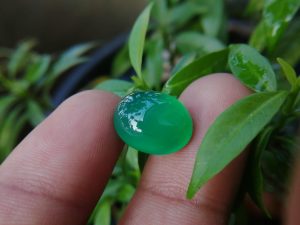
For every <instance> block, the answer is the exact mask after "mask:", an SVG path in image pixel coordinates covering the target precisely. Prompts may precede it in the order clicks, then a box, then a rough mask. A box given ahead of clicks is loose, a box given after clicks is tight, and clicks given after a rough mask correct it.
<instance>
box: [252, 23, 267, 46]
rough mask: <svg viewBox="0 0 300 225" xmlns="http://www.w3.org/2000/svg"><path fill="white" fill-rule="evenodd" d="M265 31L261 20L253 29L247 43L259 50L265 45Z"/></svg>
mask: <svg viewBox="0 0 300 225" xmlns="http://www.w3.org/2000/svg"><path fill="white" fill-rule="evenodd" d="M265 32H266V31H265V24H264V21H261V22H260V23H259V24H258V25H257V26H256V28H255V30H254V31H253V33H252V35H251V37H250V40H249V45H251V46H252V47H253V48H256V49H257V50H258V51H260V52H261V51H262V50H263V49H264V48H265V46H266V35H265Z"/></svg>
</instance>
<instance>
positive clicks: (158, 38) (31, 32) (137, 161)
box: [0, 0, 300, 225]
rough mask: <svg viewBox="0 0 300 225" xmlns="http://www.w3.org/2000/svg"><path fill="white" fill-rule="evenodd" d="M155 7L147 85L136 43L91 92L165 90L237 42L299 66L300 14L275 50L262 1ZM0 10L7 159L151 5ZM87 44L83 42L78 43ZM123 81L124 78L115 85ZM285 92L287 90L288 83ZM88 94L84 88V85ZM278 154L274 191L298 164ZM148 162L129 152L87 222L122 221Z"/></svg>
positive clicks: (164, 1) (1, 135) (31, 5)
mask: <svg viewBox="0 0 300 225" xmlns="http://www.w3.org/2000/svg"><path fill="white" fill-rule="evenodd" d="M274 1H275V0H274ZM289 1H290V0H289ZM155 2H156V4H155V6H154V8H153V11H152V15H151V23H150V26H149V32H148V33H149V35H148V36H147V40H146V44H145V56H146V57H145V62H144V71H143V72H144V74H145V81H146V84H144V83H141V81H140V80H139V79H134V80H133V82H130V75H132V69H131V66H130V61H129V57H128V45H127V43H124V46H123V47H122V48H121V49H120V51H119V52H118V53H117V54H116V55H115V58H114V59H113V60H111V62H110V66H111V70H110V72H109V73H108V74H105V75H106V76H105V78H103V77H98V79H97V80H96V81H95V80H90V82H91V84H90V85H89V87H95V88H98V89H102V90H108V91H113V92H115V93H117V94H119V95H120V96H122V95H124V94H126V93H127V92H128V91H130V90H132V88H133V83H134V85H135V86H136V87H140V88H141V89H143V85H147V87H149V88H151V89H153V90H158V91H160V90H161V89H162V87H163V84H164V82H165V81H166V79H167V78H168V77H169V76H172V75H173V74H175V73H176V72H178V71H179V70H180V69H182V68H183V67H184V66H186V65H188V64H189V63H191V62H192V61H193V60H194V59H196V58H198V57H201V56H204V55H206V54H209V53H211V52H214V51H218V50H222V49H223V48H225V47H226V46H228V44H230V43H237V42H244V43H245V42H250V44H251V45H252V46H253V47H255V48H257V49H258V50H260V51H261V52H262V53H263V54H264V55H265V56H266V57H267V58H268V59H269V60H270V62H271V63H272V66H273V69H274V70H275V71H276V73H281V72H280V67H279V65H278V63H277V62H276V57H282V58H283V59H285V60H286V61H287V62H288V63H290V64H291V65H292V66H295V67H297V65H298V66H299V60H300V44H299V37H300V20H299V15H296V16H295V19H293V20H292V21H291V22H290V23H289V24H286V27H285V29H284V30H285V32H283V33H282V34H280V35H279V36H278V40H279V41H278V42H277V43H276V48H272V46H269V44H268V43H267V41H266V39H264V38H263V37H265V36H266V35H263V33H264V30H262V29H261V28H260V24H261V22H260V21H261V19H262V18H263V4H262V2H263V1H261V0H251V1H246V0H243V1H242V0H224V1H222V0H184V1H182V0H157V1H155ZM0 4H1V7H0V46H1V47H0V162H1V161H3V160H4V159H5V157H6V156H7V155H8V154H9V153H10V151H11V150H12V149H13V147H14V146H15V145H16V144H17V143H18V141H19V140H20V139H21V138H22V137H23V136H24V135H26V133H27V132H29V131H30V130H31V129H32V128H33V127H34V126H36V125H37V124H38V123H39V122H40V121H42V120H43V119H44V118H45V116H46V115H47V113H49V112H51V110H53V104H52V102H51V93H52V91H53V87H54V86H55V85H56V83H57V82H60V81H61V77H63V76H67V75H68V72H69V71H70V69H74V68H75V69H76V66H78V65H82V64H85V63H88V62H89V61H91V60H92V58H91V54H90V53H91V52H92V51H93V50H94V49H95V48H97V47H99V46H101V45H102V46H105V43H106V42H107V41H109V40H111V39H112V38H113V37H115V36H117V35H119V34H120V33H123V32H128V31H129V29H130V27H131V25H132V23H133V21H134V20H135V18H136V17H137V15H138V12H140V11H141V10H142V8H143V7H144V6H145V4H146V0H145V1H141V0H126V1H121V0H110V1H108V0H107V1H105V0H102V1H101V0H88V1H80V0H73V1H71V0H63V1H62V0H60V1H58V0H54V1H38V0H26V1H22V0H0ZM58 24H59V25H58ZM257 25H258V26H257ZM31 37H34V38H35V39H36V40H38V43H39V44H38V45H37V43H36V42H35V41H32V40H29V41H21V40H23V39H27V38H31ZM91 41H96V42H91ZM82 42H85V43H84V44H78V43H82ZM17 43H18V44H17ZM41 52H42V53H41ZM124 74H125V75H127V76H125V77H124ZM99 75H100V74H99ZM108 78H109V79H108ZM111 78H113V79H111ZM119 78H121V79H123V80H122V81H120V80H116V79H119ZM103 81H104V82H103ZM281 85H283V86H285V85H287V84H286V83H285V82H284V81H283V82H282V83H281ZM83 88H86V87H85V86H82V87H80V89H83ZM286 141H287V142H288V143H287V145H286V146H288V144H289V145H291V146H293V142H290V140H289V139H288V140H286ZM272 147H274V146H272ZM289 149H292V147H289ZM287 152H288V153H289V150H288V151H287ZM272 157H274V156H272ZM280 157H281V158H283V160H282V159H278V162H279V163H282V164H280V165H281V167H280V168H279V167H278V166H277V168H276V166H274V165H278V164H277V163H278V162H276V164H273V165H270V166H269V167H268V168H267V169H266V170H268V169H269V168H272V167H273V170H272V171H271V172H270V174H272V173H274V174H276V175H275V176H274V177H271V178H270V179H271V180H272V182H275V185H274V186H276V187H278V184H279V185H281V184H282V183H284V182H283V180H285V179H286V176H285V175H286V172H284V170H283V169H281V168H287V169H288V168H289V166H290V164H289V163H290V161H288V160H286V158H284V157H287V158H288V157H290V156H286V155H281V156H280ZM146 158H147V156H146V155H143V154H138V153H137V152H136V151H135V150H134V149H132V148H130V147H128V146H125V147H124V151H123V153H122V155H121V157H120V159H119V162H118V164H117V166H116V167H115V169H114V171H113V175H112V178H111V180H110V182H109V184H108V186H107V188H106V190H105V192H104V194H103V196H102V198H101V199H100V200H99V203H98V204H97V206H96V208H95V210H94V212H93V214H92V216H91V218H90V221H89V224H96V225H98V224H101V225H109V224H111V223H114V222H116V221H118V219H119V218H120V216H121V215H122V213H123V211H124V209H125V207H126V205H127V203H128V202H129V201H130V199H131V197H132V195H133V193H134V191H135V188H136V186H137V184H138V181H139V178H140V175H141V171H142V168H143V165H144V162H145V160H146ZM274 160H277V159H274ZM274 160H273V161H274ZM278 168H279V169H278ZM279 170H280V171H279ZM274 180H275V181H274ZM270 188H271V189H272V188H274V187H273V186H272V187H270ZM280 188H283V189H284V187H281V186H280ZM237 215H239V217H237V218H235V220H233V221H232V224H251V220H250V219H249V218H248V217H247V216H248V215H247V213H246V212H245V210H244V209H242V210H240V211H238V213H237ZM245 218H246V219H245Z"/></svg>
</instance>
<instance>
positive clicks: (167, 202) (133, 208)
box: [121, 74, 250, 225]
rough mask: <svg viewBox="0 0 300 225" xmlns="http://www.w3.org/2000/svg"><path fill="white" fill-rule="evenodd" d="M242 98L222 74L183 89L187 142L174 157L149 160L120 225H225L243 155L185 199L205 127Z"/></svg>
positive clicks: (240, 87)
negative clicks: (190, 123)
mask: <svg viewBox="0 0 300 225" xmlns="http://www.w3.org/2000/svg"><path fill="white" fill-rule="evenodd" d="M248 94H250V91H249V90H248V89H247V88H245V87H244V86H243V85H241V84H240V83H239V82H238V81H237V80H235V79H234V78H233V77H232V76H230V75H228V74H214V75H210V76H207V77H204V78H201V79H199V80H197V81H196V82H194V83H193V84H192V85H190V86H189V87H188V88H187V89H186V90H185V91H184V93H183V94H182V95H181V97H180V100H181V101H182V102H183V103H184V105H185V106H186V107H187V109H188V110H189V111H190V113H191V116H192V118H193V124H194V132H193V137H192V140H191V141H190V143H189V144H188V145H187V146H186V147H185V148H184V149H182V150H181V151H179V152H177V153H175V154H171V155H167V156H151V157H150V158H149V161H148V162H147V164H146V167H145V170H144V173H143V177H142V181H141V183H140V186H139V188H138V191H137V193H136V194H135V196H134V198H133V200H132V202H131V204H130V206H129V208H128V209H127V211H126V213H125V216H124V217H123V219H122V221H121V225H127V224H128V225H140V224H143V225H165V224H168V225H183V224H184V225H197V224H199V225H200V224H201V225H206V224H207V225H223V224H226V222H227V220H228V213H229V210H230V205H231V202H232V200H233V198H234V196H235V193H236V191H237V188H238V186H239V182H240V177H241V174H242V171H243V167H244V165H243V164H244V160H245V155H242V156H240V157H238V158H237V159H235V160H234V161H233V162H232V163H231V164H230V165H229V166H228V167H227V168H225V170H223V171H222V172H221V173H220V174H218V175H217V176H216V177H215V178H213V179H212V180H211V181H209V183H208V184H206V185H205V186H204V187H203V188H202V189H201V190H200V191H199V192H198V193H197V195H196V197H195V198H194V199H193V200H192V201H189V200H186V198H185V195H186V190H187V187H188V183H189V180H190V177H191V174H192V170H193V165H194V159H195V155H196V152H197V150H198V147H199V145H200V143H201V139H202V138H203V136H204V134H205V132H206V131H207V129H208V127H209V126H210V125H211V124H212V122H213V121H214V119H215V118H216V117H217V116H218V115H219V114H220V113H221V112H223V111H224V110H225V109H226V108H227V107H229V106H230V105H231V104H233V103H234V102H235V101H236V100H238V99H240V98H242V97H244V96H246V95H248Z"/></svg>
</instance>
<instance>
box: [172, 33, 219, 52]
mask: <svg viewBox="0 0 300 225" xmlns="http://www.w3.org/2000/svg"><path fill="white" fill-rule="evenodd" d="M175 43H176V45H177V48H178V49H179V50H180V51H181V52H182V53H183V54H185V53H189V52H198V51H201V52H204V53H206V54H207V53H211V52H215V51H219V50H221V49H224V48H225V45H224V44H223V43H222V42H220V41H219V40H218V39H216V38H214V37H210V36H207V35H204V34H201V33H198V32H184V33H181V34H179V35H177V37H176V39H175Z"/></svg>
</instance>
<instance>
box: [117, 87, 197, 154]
mask: <svg viewBox="0 0 300 225" xmlns="http://www.w3.org/2000/svg"><path fill="white" fill-rule="evenodd" d="M114 126H115V130H116V131H117V133H118V135H119V136H120V138H121V139H122V140H123V141H124V142H125V143H126V144H128V145H129V146H131V147H133V148H135V149H137V150H139V151H142V152H145V153H149V154H155V155H164V154H170V153H173V152H176V151H178V150H180V149H181V148H183V147H184V146H185V145H186V144H187V143H188V142H189V140H190V138H191V136H192V133H193V122H192V118H191V116H190V114H189V112H188V110H187V109H186V108H185V107H184V105H183V104H182V103H181V102H180V101H178V100H177V99H176V98H175V97H173V96H170V95H167V94H163V93H160V92H154V91H146V92H142V91H140V92H134V93H132V94H130V95H128V96H126V97H125V98H123V99H122V100H121V102H120V103H119V104H118V106H117V108H116V110H115V113H114Z"/></svg>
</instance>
